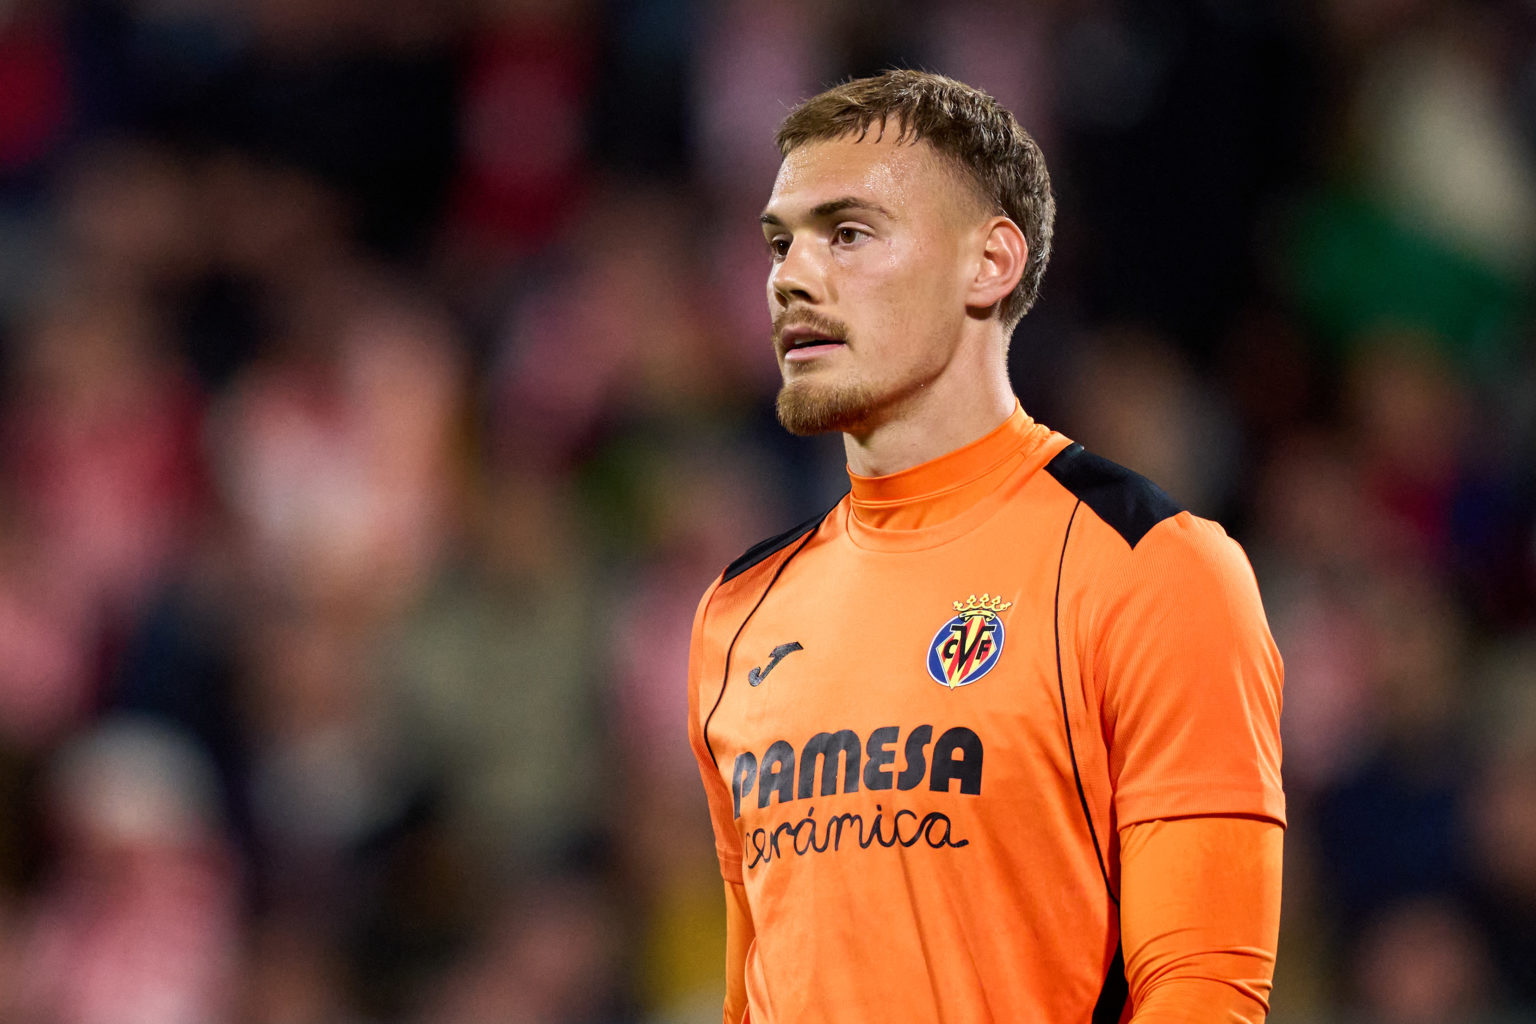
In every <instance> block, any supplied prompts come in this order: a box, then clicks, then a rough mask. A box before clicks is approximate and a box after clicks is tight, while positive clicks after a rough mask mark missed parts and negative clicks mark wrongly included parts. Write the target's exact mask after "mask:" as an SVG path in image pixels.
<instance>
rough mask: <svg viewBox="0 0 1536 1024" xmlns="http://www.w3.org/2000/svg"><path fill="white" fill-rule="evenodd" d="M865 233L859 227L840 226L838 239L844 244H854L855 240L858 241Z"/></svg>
mask: <svg viewBox="0 0 1536 1024" xmlns="http://www.w3.org/2000/svg"><path fill="white" fill-rule="evenodd" d="M863 234H864V232H862V231H860V230H859V229H858V228H838V229H837V240H838V241H839V242H841V243H843V244H844V245H852V244H853V243H854V242H857V241H858V240H859V237H860V236H861V235H863Z"/></svg>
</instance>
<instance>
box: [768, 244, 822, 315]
mask: <svg viewBox="0 0 1536 1024" xmlns="http://www.w3.org/2000/svg"><path fill="white" fill-rule="evenodd" d="M811 249H812V246H811V245H810V244H809V243H807V242H804V241H798V242H791V243H790V246H789V251H788V252H786V253H785V254H784V258H783V259H782V260H780V261H779V262H778V263H776V264H774V267H773V271H772V272H771V273H770V274H769V275H768V289H769V294H770V295H771V296H772V297H773V298H774V299H776V300H777V301H778V302H779V304H780V305H784V306H788V305H789V304H790V303H792V302H797V301H798V302H812V303H814V302H819V301H821V290H822V289H821V280H822V274H821V268H820V267H819V266H818V265H817V263H816V261H815V258H814V255H813V253H812V251H811Z"/></svg>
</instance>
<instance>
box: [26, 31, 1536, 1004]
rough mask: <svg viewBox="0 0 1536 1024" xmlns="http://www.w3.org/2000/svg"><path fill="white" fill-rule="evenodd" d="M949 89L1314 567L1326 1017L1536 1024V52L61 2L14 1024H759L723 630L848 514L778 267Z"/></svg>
mask: <svg viewBox="0 0 1536 1024" xmlns="http://www.w3.org/2000/svg"><path fill="white" fill-rule="evenodd" d="M891 65H903V66H921V67H926V68H929V69H932V70H937V71H942V72H944V73H947V74H950V75H953V76H955V77H958V78H961V79H963V80H966V81H968V82H971V83H974V84H976V85H979V86H982V87H984V88H986V89H988V90H989V91H991V92H992V93H993V94H994V95H996V96H997V97H999V99H1001V100H1002V101H1003V102H1004V103H1005V104H1006V105H1007V106H1009V107H1010V108H1011V109H1012V110H1014V111H1015V112H1016V113H1017V114H1018V115H1019V117H1020V120H1021V121H1022V122H1023V123H1024V124H1025V125H1026V126H1027V127H1028V128H1029V130H1030V131H1031V132H1032V133H1033V134H1035V135H1036V137H1037V138H1038V139H1039V140H1040V141H1041V143H1042V144H1043V147H1044V149H1045V152H1046V155H1047V158H1048V160H1049V163H1050V166H1051V169H1052V174H1053V177H1054V180H1055V184H1056V188H1057V192H1058V196H1059V202H1060V213H1059V216H1058V220H1057V233H1056V236H1057V248H1056V254H1055V256H1054V259H1053V261H1052V263H1051V266H1050V270H1049V272H1048V273H1047V274H1046V277H1045V283H1044V293H1043V298H1042V300H1041V302H1040V304H1039V305H1038V307H1037V308H1036V310H1035V311H1034V312H1033V313H1031V314H1030V315H1029V316H1028V317H1027V318H1026V319H1025V320H1024V322H1023V324H1022V325H1021V326H1020V328H1019V329H1018V331H1017V333H1016V336H1015V338H1014V342H1013V347H1012V350H1011V363H1012V372H1013V379H1014V384H1015V387H1016V388H1017V390H1018V392H1019V394H1020V396H1021V397H1022V399H1023V402H1024V405H1025V407H1026V409H1028V410H1029V411H1030V412H1031V413H1032V414H1034V415H1035V416H1036V417H1037V418H1039V419H1042V420H1044V421H1045V422H1047V423H1049V424H1050V425H1052V426H1054V427H1056V428H1058V429H1060V430H1062V431H1063V432H1065V433H1067V434H1069V435H1070V436H1072V437H1074V438H1076V439H1078V440H1081V441H1083V442H1084V443H1086V444H1087V445H1088V446H1089V447H1091V448H1094V449H1096V450H1098V451H1100V452H1101V453H1103V454H1105V455H1107V456H1109V457H1111V458H1114V459H1116V460H1118V461H1120V462H1123V463H1125V464H1128V465H1129V466H1131V467H1133V468H1135V469H1137V470H1140V471H1141V472H1143V473H1146V474H1147V475H1149V476H1151V477H1153V478H1154V479H1156V480H1158V481H1159V482H1161V483H1162V484H1163V485H1164V486H1165V487H1166V488H1167V489H1168V490H1169V491H1170V492H1171V493H1173V494H1174V495H1175V496H1176V497H1177V498H1179V499H1180V500H1181V501H1182V502H1183V503H1184V504H1185V505H1187V506H1188V507H1190V508H1192V509H1194V510H1195V511H1197V512H1199V513H1201V514H1204V515H1207V516H1212V517H1215V518H1217V519H1219V520H1221V521H1222V522H1223V523H1225V524H1226V526H1227V528H1228V530H1229V531H1230V532H1231V533H1232V534H1233V535H1234V536H1236V537H1237V538H1238V539H1239V540H1240V541H1241V542H1242V543H1243V544H1244V546H1245V547H1246V549H1247V551H1248V552H1249V555H1250V557H1251V558H1252V560H1253V562H1254V564H1255V566H1256V569H1257V572H1258V574H1259V577H1260V583H1261V587H1262V589H1263V593H1264V596H1265V602H1266V606H1267V608H1268V612H1269V616H1270V621H1271V624H1272V627H1273V629H1274V632H1275V634H1276V637H1277V639H1278V641H1279V644H1280V648H1281V651H1282V652H1283V654H1284V656H1285V659H1286V663H1287V681H1286V708H1285V717H1284V736H1285V744H1286V751H1285V757H1286V782H1287V790H1288V793H1289V801H1290V818H1291V827H1290V832H1289V838H1288V842H1287V851H1286V852H1287V865H1286V867H1287V879H1286V892H1285V920H1284V928H1283V933H1282V947H1281V951H1280V960H1279V970H1278V978H1277V988H1276V991H1275V997H1274V1012H1273V1015H1272V1020H1274V1021H1275V1022H1277V1024H1295V1022H1309V1021H1317V1022H1329V1021H1380V1022H1384V1024H1385V1022H1423V1024H1430V1022H1464V1021H1477V1020H1493V1019H1530V1016H1529V1015H1531V1014H1536V344H1533V341H1536V313H1533V308H1532V298H1533V289H1532V282H1533V275H1536V4H1532V3H1531V2H1529V0H1456V2H1451V0H1307V2H1297V3H1292V4H1250V3H1222V2H1215V0H1210V2H1201V0H1139V2H1131V0H1093V2H1066V0H1060V2H1040V3H1007V2H992V0H956V2H950V3H939V2H920V0H885V2H880V3H875V2H853V0H784V2H772V3H769V2H763V0H712V2H703V0H586V2H575V0H572V2H560V0H542V2H541V0H434V2H430V3H428V2H416V0H0V439H3V441H0V1020H4V1021H6V1022H17V1024H223V1022H230V1024H322V1022H323V1024H396V1022H398V1024H661V1022H680V1024H691V1022H694V1021H701V1022H702V1021H714V1020H718V1014H719V1005H720V997H721V993H722V991H723V987H722V981H721V964H722V959H723V927H724V926H723V911H722V904H721V895H720V882H719V875H718V871H717V868H716V865H715V863H714V856H713V850H712V844H711V840H710V835H709V830H708V824H707V819H706V815H705V810H704V801H703V799H702V792H701V789H700V786H699V780H698V776H697V770H696V767H695V765H694V762H693V760H692V757H691V755H690V753H689V751H688V747H687V743H686V740H685V734H684V667H685V663H686V658H687V641H688V631H689V626H690V621H691V617H692V614H693V610H694V607H695V602H696V601H697V599H698V597H699V595H700V593H701V592H702V591H703V589H704V587H705V586H706V585H707V584H708V583H709V581H710V580H711V579H712V578H713V577H714V575H715V574H716V573H718V572H719V571H720V569H721V568H722V567H723V566H724V565H725V564H726V563H727V562H729V561H730V560H731V559H732V558H734V557H735V556H736V555H737V554H739V553H740V552H741V551H742V550H743V549H744V548H746V547H747V546H748V545H750V544H751V543H753V542H755V541H756V540H758V539H760V538H762V537H764V536H767V535H769V534H772V533H776V532H778V531H779V530H781V529H783V528H785V527H787V526H789V525H790V524H792V523H795V522H798V521H800V520H801V519H803V518H805V517H806V516H808V515H810V514H813V513H814V512H816V511H819V510H820V509H821V508H824V507H825V506H826V505H827V504H829V503H830V502H831V501H832V500H833V499H835V497H836V496H837V495H838V494H839V493H840V492H841V490H842V489H843V488H844V487H845V485H846V478H845V476H844V472H843V466H842V458H841V446H840V443H839V441H838V440H837V439H835V438H827V439H817V440H811V441H803V440H796V439H791V438H789V437H787V436H785V435H783V434H782V432H781V431H780V430H779V429H778V427H777V425H776V424H775V422H774V420H773V416H772V398H773V394H774V392H775V389H776V382H777V372H776V370H775V368H774V364H773V359H772V356H771V351H770V346H769V342H768V331H767V313H766V308H765V300H764V294H763V282H764V279H765V275H766V272H767V269H768V256H767V253H766V252H765V251H764V249H763V244H762V240H761V237H760V234H759V231H758V228H757V225H756V223H755V220H756V216H757V213H758V212H759V210H760V208H761V205H762V203H763V202H764V200H765V198H766V196H767V192H768V188H769V186H770V184H771V182H772V177H773V173H774V170H775V168H776V166H777V154H776V152H775V150H774V148H773V145H772V142H771V136H772V132H773V129H774V127H775V126H776V124H777V122H778V121H779V119H780V118H782V116H783V115H784V114H785V113H786V112H787V110H788V109H789V107H790V106H791V105H793V104H794V103H795V102H796V101H798V100H799V99H802V98H804V97H806V96H809V95H811V94H812V93H814V92H816V91H818V90H819V89H820V88H822V87H824V86H825V85H828V84H831V83H832V82H835V81H837V80H840V79H841V78H843V77H845V76H847V75H850V74H861V73H869V72H873V71H875V70H878V69H880V68H882V67H886V66H891ZM848 628H849V629H858V628H859V622H858V617H857V614H856V613H854V612H853V611H852V610H850V617H849V622H848Z"/></svg>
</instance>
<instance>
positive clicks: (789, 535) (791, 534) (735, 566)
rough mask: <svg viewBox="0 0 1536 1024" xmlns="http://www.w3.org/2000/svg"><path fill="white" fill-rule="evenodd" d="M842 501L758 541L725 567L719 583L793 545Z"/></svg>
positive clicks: (840, 499)
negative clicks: (796, 524) (797, 524)
mask: <svg viewBox="0 0 1536 1024" xmlns="http://www.w3.org/2000/svg"><path fill="white" fill-rule="evenodd" d="M842 500H843V499H842V498H838V499H837V502H835V503H834V504H833V505H832V508H829V509H827V510H826V511H825V512H823V513H821V514H820V515H816V516H812V517H811V518H810V519H807V520H806V521H805V522H803V523H801V524H800V525H799V526H795V527H791V528H790V529H788V530H785V531H784V532H783V533H780V534H777V535H775V536H772V537H769V538H768V539H767V540H761V541H758V542H757V543H756V544H754V545H752V546H751V547H750V548H748V549H747V550H746V551H745V552H743V553H742V554H741V556H740V557H738V558H737V559H736V561H734V562H732V563H731V564H730V565H728V566H726V567H725V572H724V573H722V574H721V576H720V582H721V583H725V582H727V581H729V580H732V579H735V578H736V577H737V576H740V575H741V574H742V573H744V572H746V571H747V570H748V569H750V568H752V567H753V566H754V565H757V564H758V563H759V562H762V561H764V560H765V559H767V558H768V556H769V555H771V554H773V553H774V552H775V551H782V550H783V549H785V548H787V547H789V546H790V545H791V544H793V543H794V542H795V541H797V540H799V539H800V538H801V537H803V536H804V535H805V534H807V533H809V532H811V531H812V530H814V529H816V527H818V526H820V525H821V522H822V520H824V519H826V518H827V516H829V515H831V514H832V509H833V508H837V506H838V505H839V504H841V503H842Z"/></svg>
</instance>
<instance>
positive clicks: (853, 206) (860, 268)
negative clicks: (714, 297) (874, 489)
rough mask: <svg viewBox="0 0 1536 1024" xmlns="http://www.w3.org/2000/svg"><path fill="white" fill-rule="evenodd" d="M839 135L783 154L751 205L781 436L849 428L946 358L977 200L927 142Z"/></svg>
mask: <svg viewBox="0 0 1536 1024" xmlns="http://www.w3.org/2000/svg"><path fill="white" fill-rule="evenodd" d="M879 134H880V133H879V131H878V130H877V129H876V130H872V131H871V132H870V133H869V134H868V135H867V136H865V138H864V139H863V140H862V141H854V140H855V139H856V138H857V136H855V135H848V136H844V137H842V138H840V139H835V140H832V141H828V142H810V143H806V144H804V145H802V146H799V147H798V148H796V149H793V150H791V151H790V153H789V155H788V156H786V157H785V158H784V162H783V164H782V165H781V166H780V167H779V175H778V178H777V180H775V182H774V185H773V194H772V195H771V196H770V197H769V200H768V206H767V208H766V209H765V210H764V211H763V237H764V238H765V239H766V240H767V242H768V247H769V250H770V253H771V255H772V260H773V269H772V270H771V271H770V273H769V275H768V308H769V311H770V313H771V314H772V316H773V342H774V349H775V351H776V353H777V355H778V360H779V369H780V370H781V371H782V373H783V375H784V387H783V389H782V390H781V391H780V392H779V402H778V409H779V419H780V420H781V421H782V422H783V424H784V426H785V427H786V428H787V429H789V430H790V431H792V432H794V433H797V434H812V433H819V432H821V431H830V430H840V431H847V432H849V433H853V434H856V435H857V434H860V433H863V432H866V431H868V430H871V429H873V428H874V427H877V426H879V425H880V424H881V423H883V422H886V421H887V420H889V419H891V418H893V417H896V416H899V415H900V414H901V412H902V410H903V408H904V407H905V406H906V405H907V404H908V403H910V402H912V401H914V400H915V399H916V398H917V397H918V396H920V395H921V394H922V389H923V388H924V387H925V386H926V385H928V384H929V383H931V382H932V381H933V380H934V379H935V378H936V377H937V376H938V375H939V374H940V373H942V372H943V370H944V368H945V367H946V366H947V365H948V363H949V361H950V359H951V357H952V356H953V354H954V351H955V348H956V345H957V343H958V341H959V339H960V334H961V328H962V324H963V323H964V320H965V317H966V307H965V294H966V291H965V289H966V281H967V279H968V274H969V273H970V272H971V271H972V270H973V269H974V268H973V267H972V266H971V265H970V263H971V261H970V258H969V253H970V244H971V242H972V241H973V240H972V239H971V237H970V236H971V235H972V234H973V232H974V228H975V227H976V225H977V224H978V223H980V222H981V220H982V217H981V216H980V215H979V210H980V205H979V203H978V202H977V200H976V199H975V198H974V195H973V193H972V192H971V191H970V190H969V189H967V188H966V186H965V185H964V184H962V179H961V177H960V175H959V173H957V172H956V171H954V170H952V169H951V168H950V167H948V166H947V165H946V164H945V163H944V162H943V160H944V158H943V157H941V156H940V155H939V154H938V153H936V152H935V151H934V150H933V149H932V148H931V147H930V146H929V145H928V144H927V143H924V142H919V143H899V142H897V141H895V137H896V135H897V134H898V133H897V132H896V131H894V130H891V129H888V130H887V131H886V132H885V133H884V137H883V138H882V139H880V140H879V141H876V136H877V135H879Z"/></svg>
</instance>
